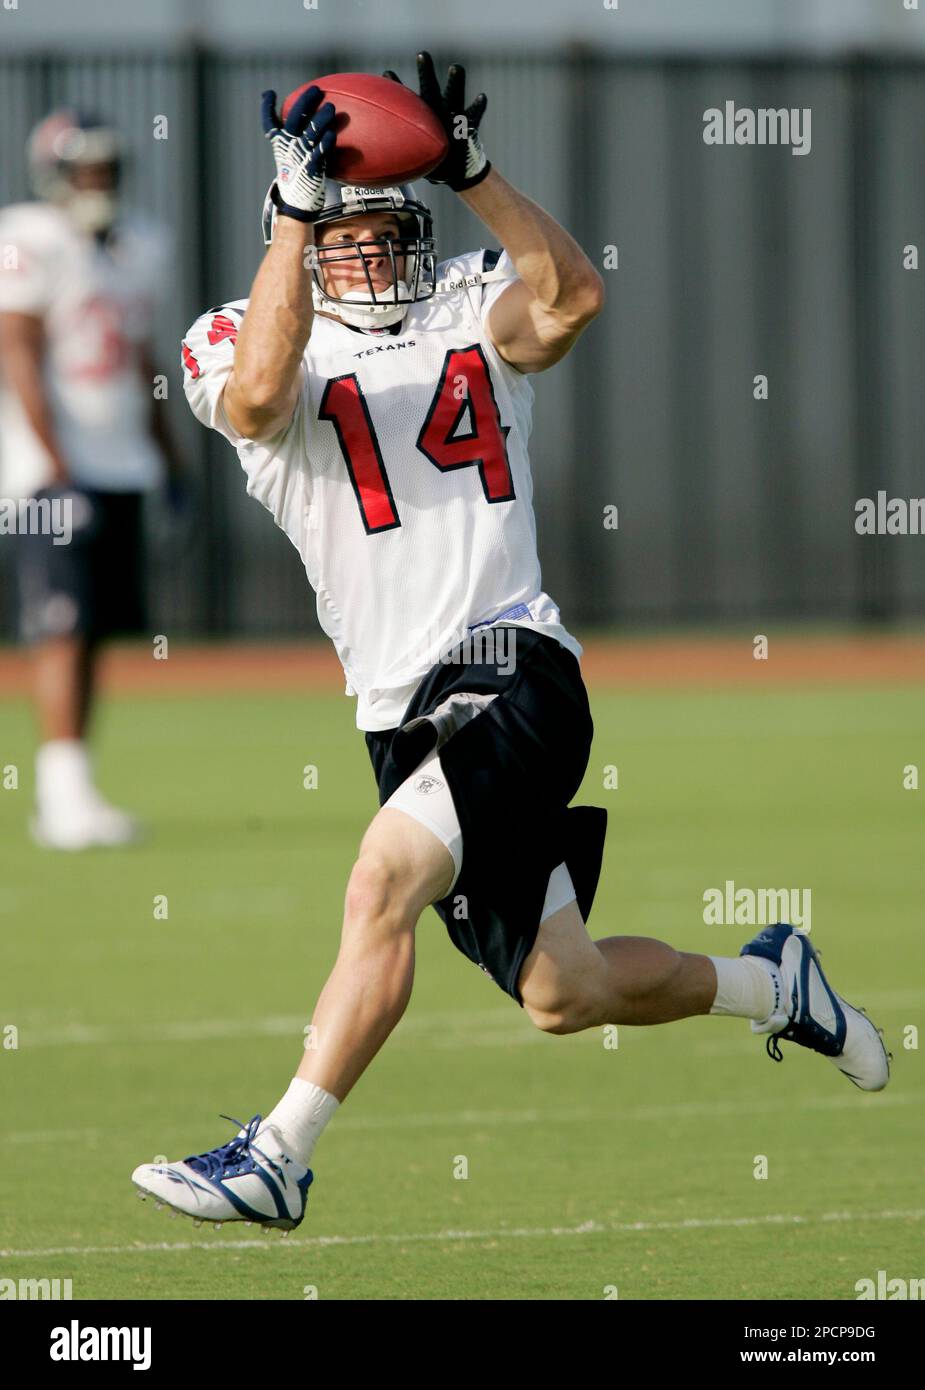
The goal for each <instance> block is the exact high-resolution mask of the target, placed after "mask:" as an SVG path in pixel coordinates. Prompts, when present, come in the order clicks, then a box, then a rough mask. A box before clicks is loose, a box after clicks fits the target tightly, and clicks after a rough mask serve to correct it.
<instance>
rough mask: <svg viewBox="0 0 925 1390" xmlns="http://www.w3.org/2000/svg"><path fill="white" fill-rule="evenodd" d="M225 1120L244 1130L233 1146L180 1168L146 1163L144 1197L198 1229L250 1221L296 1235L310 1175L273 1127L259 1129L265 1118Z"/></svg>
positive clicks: (136, 1176)
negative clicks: (189, 1219)
mask: <svg viewBox="0 0 925 1390" xmlns="http://www.w3.org/2000/svg"><path fill="white" fill-rule="evenodd" d="M222 1119H223V1120H230V1121H231V1123H232V1124H234V1125H238V1126H239V1129H238V1133H237V1134H236V1135H235V1137H234V1139H232V1140H231V1141H230V1143H228V1144H223V1145H222V1146H221V1147H220V1148H217V1149H211V1150H210V1151H209V1152H208V1153H204V1154H196V1155H194V1156H193V1157H192V1158H184V1159H183V1161H182V1162H181V1163H166V1164H160V1163H143V1164H142V1165H141V1166H140V1167H139V1168H136V1169H135V1171H134V1173H133V1174H132V1182H133V1183H134V1184H135V1186H136V1187H137V1188H138V1189H139V1191H140V1193H141V1194H142V1196H149V1197H154V1198H155V1204H157V1203H164V1204H166V1205H167V1206H169V1207H173V1208H174V1209H175V1210H176V1211H179V1212H181V1213H182V1214H183V1215H184V1216H191V1217H192V1218H193V1219H194V1220H195V1222H196V1224H197V1225H201V1224H202V1222H203V1221H210V1222H213V1223H214V1225H215V1228H216V1229H217V1228H218V1227H219V1226H220V1225H222V1223H223V1222H225V1221H245V1222H247V1223H248V1225H249V1224H250V1223H251V1222H253V1223H254V1224H256V1225H258V1226H262V1227H264V1228H265V1229H269V1228H270V1227H272V1228H274V1229H276V1230H278V1231H282V1232H283V1233H286V1232H288V1231H291V1230H293V1229H294V1228H295V1227H296V1226H298V1225H299V1224H300V1222H301V1220H302V1217H303V1216H304V1215H305V1203H306V1200H307V1197H308V1189H309V1186H310V1184H311V1182H312V1179H313V1176H314V1175H313V1173H312V1171H311V1169H310V1168H306V1167H305V1166H304V1164H301V1163H298V1162H297V1161H296V1159H294V1158H292V1157H291V1155H290V1154H288V1153H286V1150H285V1149H284V1148H283V1146H282V1141H281V1137H280V1133H279V1130H277V1129H276V1128H275V1127H274V1126H273V1125H265V1126H264V1128H263V1129H261V1128H260V1124H261V1116H260V1115H255V1116H254V1118H253V1119H252V1120H251V1121H250V1122H249V1123H248V1124H246V1125H244V1124H241V1121H240V1120H235V1119H232V1117H231V1116H230V1115H223V1116H222ZM258 1139H259V1141H260V1142H259V1144H258V1143H257V1140H258Z"/></svg>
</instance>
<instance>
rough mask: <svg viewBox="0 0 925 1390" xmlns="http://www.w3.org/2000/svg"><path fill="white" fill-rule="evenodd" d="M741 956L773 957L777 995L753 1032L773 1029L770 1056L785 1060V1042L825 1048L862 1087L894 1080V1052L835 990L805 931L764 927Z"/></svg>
mask: <svg viewBox="0 0 925 1390" xmlns="http://www.w3.org/2000/svg"><path fill="white" fill-rule="evenodd" d="M739 955H740V956H758V957H760V958H761V959H763V960H765V961H768V962H769V963H770V967H771V975H772V979H773V980H774V985H775V989H776V992H777V997H776V999H775V1004H774V1008H773V1009H772V1011H771V1013H770V1014H769V1015H768V1017H767V1018H765V1019H755V1020H753V1021H752V1032H754V1033H769V1034H770V1037H769V1038H768V1042H767V1050H768V1056H769V1057H771V1058H773V1060H774V1061H775V1062H782V1061H783V1054H782V1053H781V1050H780V1043H781V1041H784V1042H795V1043H797V1044H798V1045H799V1046H800V1047H809V1048H811V1049H812V1050H813V1051H814V1052H821V1053H822V1055H823V1056H824V1057H828V1058H829V1060H830V1061H831V1062H832V1063H833V1064H834V1065H835V1066H836V1067H837V1068H838V1070H839V1071H841V1072H844V1074H845V1076H847V1077H848V1080H849V1081H853V1082H854V1084H855V1086H859V1087H860V1088H861V1090H862V1091H882V1090H883V1088H884V1086H885V1085H886V1084H887V1082H888V1081H889V1079H890V1060H889V1059H890V1054H889V1053H888V1052H887V1050H886V1048H885V1047H884V1045H883V1039H882V1036H881V1030H880V1029H879V1028H875V1027H874V1025H873V1023H871V1021H870V1019H869V1018H868V1017H867V1016H866V1014H865V1013H864V1011H863V1009H856V1008H854V1007H853V1005H851V1004H849V1003H847V1002H846V1001H845V1000H844V999H842V997H841V996H840V995H838V994H836V993H835V991H834V989H832V987H831V985H830V984H829V982H828V980H827V979H826V977H825V975H824V974H823V973H822V966H821V965H820V963H819V954H818V952H817V951H815V950H814V949H813V947H812V946H811V945H810V942H809V937H808V936H807V935H806V933H805V932H801V931H797V930H796V929H795V928H794V927H791V926H788V925H787V924H786V923H785V922H777V923H776V924H775V925H774V926H772V927H765V929H764V931H762V932H759V933H758V935H757V936H756V937H754V938H753V939H752V940H751V941H749V942H748V944H747V945H746V946H743V947H742V949H741V951H740V952H739Z"/></svg>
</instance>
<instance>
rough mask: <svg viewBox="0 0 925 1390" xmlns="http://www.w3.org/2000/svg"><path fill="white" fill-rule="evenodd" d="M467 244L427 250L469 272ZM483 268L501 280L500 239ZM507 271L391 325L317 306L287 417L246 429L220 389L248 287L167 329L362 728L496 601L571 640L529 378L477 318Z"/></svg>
mask: <svg viewBox="0 0 925 1390" xmlns="http://www.w3.org/2000/svg"><path fill="white" fill-rule="evenodd" d="M484 254H485V253H484V252H482V251H475V252H470V253H469V254H468V255H465V256H462V257H460V258H458V259H455V260H452V261H445V262H443V263H442V264H441V265H440V266H438V268H437V279H438V281H439V280H441V279H443V278H444V277H446V278H450V279H453V280H456V279H458V278H461V277H462V276H464V275H472V274H473V273H474V272H478V271H480V270H481V269H482V264H483V257H484ZM498 269H499V271H500V270H505V269H506V270H507V271H508V275H509V276H510V277H511V278H513V276H514V269H513V265H512V263H511V261H510V258H509V257H508V256H507V253H505V254H504V255H503V256H502V259H501V261H500V262H499V265H498ZM507 283H510V280H508V281H507ZM507 283H505V282H504V281H501V282H495V283H492V284H490V285H486V286H485V287H484V288H483V287H482V286H480V285H479V284H475V285H473V286H470V287H468V288H467V287H461V288H459V289H454V290H452V291H449V292H446V293H442V294H437V295H435V296H434V297H433V298H432V299H429V300H423V301H421V302H419V303H416V304H412V305H411V307H410V309H409V310H408V312H407V314H406V315H405V318H404V320H403V321H402V322H401V324H400V325H399V328H398V331H396V332H392V333H390V332H389V330H388V329H382V330H378V331H376V332H369V331H362V330H356V329H353V328H350V327H348V326H347V325H346V324H343V323H340V322H338V321H336V320H334V319H331V318H326V317H323V316H321V315H317V314H316V316H315V319H314V322H313V324H312V331H311V335H310V337H309V341H308V345H307V347H306V349H305V356H304V359H303V361H302V364H301V367H300V371H301V391H300V394H299V400H298V404H297V406H296V410H295V413H294V415H293V418H292V420H291V422H290V423H289V425H288V426H287V427H286V428H285V429H284V430H282V431H281V432H280V433H279V434H278V435H276V436H275V437H274V438H272V439H270V440H265V441H263V442H259V443H258V442H255V441H252V440H247V439H243V438H242V437H241V436H240V435H239V434H237V432H236V431H235V430H234V429H233V428H232V426H231V425H230V423H229V422H228V420H227V419H226V417H225V414H224V411H223V409H222V404H221V394H222V390H223V388H224V385H225V382H226V381H227V379H228V375H229V373H230V371H231V368H232V362H233V358H234V345H235V341H236V338H237V331H238V328H239V326H240V323H241V319H242V316H243V314H244V312H245V310H246V308H247V301H246V300H237V301H233V302H231V303H228V304H225V305H221V306H219V307H218V308H216V309H212V310H210V311H209V312H208V313H207V314H203V315H202V316H201V317H200V318H199V319H197V320H196V322H195V323H194V324H193V326H192V328H191V329H190V331H189V334H188V335H187V338H186V340H185V342H184V344H183V363H184V385H185V390H186V394H187V397H188V399H189V402H190V405H191V406H192V409H193V411H194V413H195V414H196V416H197V418H198V419H199V420H201V421H202V423H203V424H205V425H209V426H210V427H211V428H212V429H216V430H218V431H219V432H220V433H221V434H223V435H224V436H225V437H226V438H227V439H228V440H230V441H231V443H232V444H234V446H235V448H236V450H237V453H238V458H239V459H240V462H241V466H242V467H243V469H244V472H245V473H246V475H247V491H248V493H249V494H250V495H251V496H252V497H256V498H257V499H258V500H259V501H260V502H262V503H263V505H264V506H265V507H266V508H267V509H268V510H269V511H270V512H271V513H272V514H273V517H274V519H275V520H276V523H277V525H278V526H279V527H281V528H282V530H283V531H285V533H286V535H287V536H288V537H289V539H290V540H291V541H292V543H293V545H294V546H295V547H296V549H297V550H298V551H299V553H300V555H301V556H302V560H303V562H304V564H305V569H306V573H307V575H308V579H309V583H310V584H311V586H312V588H313V589H314V590H315V593H316V595H317V607H318V619H319V622H320V624H321V626H322V628H323V629H324V631H325V632H326V633H327V634H328V636H329V637H330V638H331V639H332V641H333V643H334V645H335V647H336V649H337V654H338V656H339V657H340V660H341V663H342V665H343V667H344V672H345V675H346V677H347V687H346V693H347V694H348V695H357V696H358V697H359V698H358V704H357V726H358V727H359V728H361V729H372V730H378V729H390V728H394V727H395V726H397V725H398V724H399V722H400V719H401V716H402V714H403V712H404V710H405V707H406V706H407V704H408V701H409V700H410V699H411V696H412V695H413V693H414V691H415V688H416V687H417V685H418V684H419V683H420V681H421V679H422V677H423V676H424V675H426V673H427V672H428V671H429V670H430V668H431V667H432V666H434V665H435V664H436V663H437V662H438V661H439V660H440V659H441V657H442V656H444V654H445V653H447V652H448V651H449V650H450V649H451V648H452V647H453V646H455V645H456V644H457V643H458V642H460V641H461V640H462V639H464V638H465V637H466V635H467V630H468V629H469V628H470V627H474V626H475V625H477V624H482V623H486V622H488V621H490V620H492V619H495V618H498V617H499V616H501V615H508V616H507V617H506V618H505V620H506V621H514V622H516V623H518V624H521V625H524V626H529V627H531V628H536V629H538V630H539V631H541V632H545V633H548V634H549V635H551V636H553V637H555V638H556V639H557V640H558V641H560V642H561V643H562V644H563V646H566V647H568V649H569V650H570V651H572V652H574V654H575V656H576V657H578V656H580V655H581V651H582V648H581V646H580V644H579V643H578V642H577V641H576V639H575V638H574V637H572V636H571V635H570V634H569V633H568V632H566V630H565V629H564V628H563V626H562V624H561V623H560V621H559V612H558V609H557V608H556V605H555V604H554V603H553V601H552V599H551V598H550V597H549V596H548V595H547V594H545V593H543V590H542V584H541V579H540V565H539V560H538V558H537V552H536V525H535V521H534V516H533V506H532V493H533V486H532V479H531V476H530V461H529V458H528V455H527V440H528V438H529V435H530V427H531V410H532V404H533V398H534V397H533V388H532V386H531V384H530V381H529V379H528V377H527V376H526V375H524V374H523V373H521V372H518V371H516V370H515V369H514V368H513V367H511V366H510V365H509V364H508V363H506V362H505V361H504V360H503V358H502V357H501V356H500V355H499V354H498V352H497V351H496V350H495V348H494V347H493V345H492V343H491V341H490V340H489V338H488V335H487V332H486V330H485V318H486V315H487V312H488V309H489V307H490V306H491V304H492V303H493V301H494V299H495V298H496V297H497V296H498V295H499V294H501V293H502V292H503V291H504V289H505V288H506V287H507Z"/></svg>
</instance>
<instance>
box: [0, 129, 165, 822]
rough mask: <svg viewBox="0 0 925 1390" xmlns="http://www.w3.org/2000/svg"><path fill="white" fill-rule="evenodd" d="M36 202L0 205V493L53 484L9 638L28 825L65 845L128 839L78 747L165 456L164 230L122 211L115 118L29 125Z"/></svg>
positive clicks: (31, 539)
mask: <svg viewBox="0 0 925 1390" xmlns="http://www.w3.org/2000/svg"><path fill="white" fill-rule="evenodd" d="M28 154H29V170H30V177H31V182H32V187H33V192H34V193H35V195H36V199H37V201H35V202H30V203H19V204H16V205H15V206H12V207H8V208H6V209H5V210H4V211H3V212H2V213H0V246H2V247H3V248H4V256H3V269H2V271H0V494H2V496H3V497H5V498H17V499H20V498H28V497H39V498H45V497H47V498H54V499H56V500H57V501H59V502H62V503H64V504H65V505H66V506H68V507H69V509H70V526H71V540H70V542H69V543H67V544H61V543H58V544H56V543H55V540H54V538H53V537H52V536H49V535H47V534H45V535H36V534H27V535H22V534H20V535H18V536H17V537H16V540H15V545H16V550H17V571H18V589H19V608H20V614H19V616H20V632H21V636H22V638H23V639H24V640H25V641H27V642H29V643H30V644H32V645H33V646H34V650H35V700H36V706H37V714H38V726H39V738H40V746H39V749H38V753H37V757H36V814H35V817H34V819H33V821H32V823H31V829H32V833H33V837H34V838H35V839H36V840H37V841H38V843H39V844H42V845H44V846H46V847H48V848H53V849H66V850H78V849H85V848H88V847H90V846H93V845H118V844H123V843H125V842H127V841H129V840H131V839H133V838H135V836H136V834H137V831H138V826H137V823H136V822H135V821H134V819H133V818H132V817H131V816H129V815H128V814H126V813H125V812H123V811H120V810H118V809H116V808H115V807H114V806H111V805H110V804H109V803H108V802H107V801H106V800H105V799H104V798H103V796H102V795H101V794H100V792H99V791H98V790H97V788H96V785H95V783H94V779H93V775H92V772H91V766H90V760H89V756H88V749H87V742H86V739H87V730H88V723H89V717H90V710H91V705H92V701H93V691H94V674H95V670H96V665H97V654H98V651H99V644H100V642H101V640H102V639H103V638H105V637H108V636H111V635H113V634H115V633H122V634H129V633H133V632H138V631H139V630H141V629H142V628H143V627H144V614H143V599H142V578H143V576H142V565H141V554H142V550H141V506H142V499H143V496H144V494H145V492H147V491H149V490H150V489H153V488H155V487H156V486H157V485H158V484H160V483H161V482H162V481H163V479H164V474H165V462H166V466H167V471H168V472H169V474H170V476H171V477H176V459H175V455H174V453H173V450H172V448H171V445H170V442H169V440H168V438H167V437H166V432H165V428H164V424H163V419H162V415H161V412H160V411H159V410H158V409H157V406H156V404H155V402H154V399H153V377H154V367H153V364H152V359H151V354H150V351H149V336H150V332H151V323H152V318H153V311H154V307H155V303H156V300H157V297H158V295H159V293H160V292H161V291H162V289H163V287H164V285H165V282H166V269H167V258H168V255H167V253H168V243H167V239H166V236H165V235H164V232H163V231H162V230H161V229H159V228H158V227H157V226H156V225H155V224H154V223H153V222H149V221H148V220H147V219H144V218H141V217H138V216H135V215H132V216H128V215H125V214H124V212H123V210H122V208H121V205H120V197H119V182H120V173H121V168H122V163H123V159H124V147H123V141H122V138H121V136H120V135H119V133H118V132H117V131H116V130H114V129H112V128H111V127H109V126H107V125H106V124H104V123H103V122H102V121H100V120H97V119H96V118H94V117H92V116H86V115H80V114H78V113H76V112H74V111H55V112H53V113H52V114H51V115H50V116H47V117H46V118H45V119H44V120H43V121H42V122H41V123H40V124H39V125H38V126H37V127H36V129H35V130H34V131H33V133H32V136H31V137H30V140H29V151H28Z"/></svg>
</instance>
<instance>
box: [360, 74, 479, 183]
mask: <svg viewBox="0 0 925 1390" xmlns="http://www.w3.org/2000/svg"><path fill="white" fill-rule="evenodd" d="M417 61H418V83H419V86H420V89H421V100H422V101H425V102H426V103H427V105H428V106H429V107H430V109H431V111H433V113H434V115H435V116H436V117H437V120H438V121H439V122H440V124H441V125H442V126H443V129H444V132H445V133H446V138H447V139H448V140H449V142H450V148H449V151H448V153H447V156H446V158H445V159H444V160H443V161H442V162H441V163H440V164H438V165H437V167H436V169H432V170H431V171H430V173H429V174H428V175H427V182H428V183H445V184H447V185H448V186H449V187H450V188H452V190H453V192H454V193H461V192H462V191H463V189H465V188H474V187H475V185H476V184H477V183H481V182H482V179H483V178H484V177H485V175H486V174H487V173H488V171H489V169H490V168H491V165H490V163H489V162H488V159H487V158H486V156H485V151H484V150H483V149H482V142H481V140H480V139H479V121H480V120H481V119H482V117H483V116H484V115H485V107H486V106H487V105H488V98H487V96H486V95H485V93H484V92H479V94H478V96H477V97H476V98H475V101H473V102H472V104H471V106H468V107H467V106H466V69H465V68H463V67H460V66H459V64H458V63H454V64H453V66H452V67H451V68H450V70H449V73H448V74H447V81H446V87H445V89H444V91H443V92H442V93H441V91H440V84H439V83H438V81H437V74H436V73H435V71H434V60H433V58H431V56H430V54H429V53H419V54H418V60H417ZM382 76H383V77H389V78H391V80H392V81H393V82H398V83H399V84H400V85H402V86H404V83H402V80H401V78H400V77H399V76H398V74H397V73H395V72H392V71H391V69H387V70H386V71H385V72H384V73H383V74H382Z"/></svg>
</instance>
